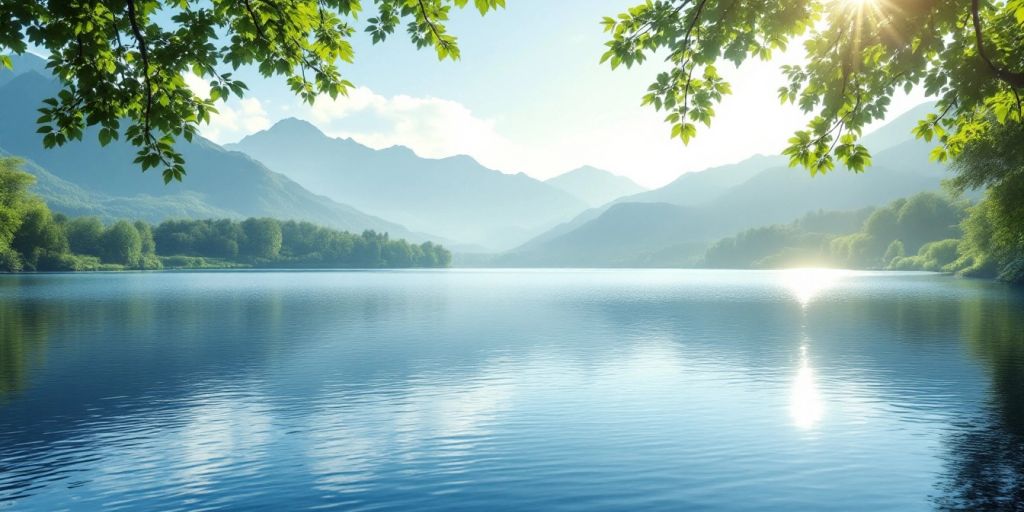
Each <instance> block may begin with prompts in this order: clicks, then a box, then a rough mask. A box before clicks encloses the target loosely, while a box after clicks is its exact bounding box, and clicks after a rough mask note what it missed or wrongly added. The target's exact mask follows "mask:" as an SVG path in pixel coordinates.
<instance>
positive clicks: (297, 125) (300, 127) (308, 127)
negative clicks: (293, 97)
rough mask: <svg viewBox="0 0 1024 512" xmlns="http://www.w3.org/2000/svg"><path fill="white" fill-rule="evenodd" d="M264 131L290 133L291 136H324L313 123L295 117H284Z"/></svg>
mask: <svg viewBox="0 0 1024 512" xmlns="http://www.w3.org/2000/svg"><path fill="white" fill-rule="evenodd" d="M266 131H273V132H283V133H291V134H292V135H310V136H320V137H325V136H326V134H324V132H322V131H320V129H319V128H317V127H316V125H314V124H313V123H311V122H309V121H306V120H305V119H299V118H297V117H286V118H284V119H282V120H280V121H278V122H276V123H274V125H273V126H271V127H270V128H269V129H267V130H266Z"/></svg>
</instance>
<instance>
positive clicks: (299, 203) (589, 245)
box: [0, 55, 947, 267]
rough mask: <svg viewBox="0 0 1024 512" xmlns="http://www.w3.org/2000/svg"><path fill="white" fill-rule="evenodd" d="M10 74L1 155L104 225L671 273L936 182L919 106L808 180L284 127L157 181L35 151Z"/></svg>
mask: <svg viewBox="0 0 1024 512" xmlns="http://www.w3.org/2000/svg"><path fill="white" fill-rule="evenodd" d="M15 66H16V68H15V69H16V72H15V73H11V72H10V71H6V70H5V71H0V154H10V155H15V156H19V157H22V158H25V159H26V160H27V164H26V169H27V170H28V171H29V172H31V173H33V174H34V175H35V176H36V177H37V184H36V185H35V190H36V192H38V193H39V194H40V195H41V196H42V197H43V198H44V199H45V200H46V201H47V202H48V203H49V204H50V206H51V207H52V208H53V209H54V210H56V211H60V212H65V213H69V214H72V215H98V216H100V217H103V218H105V219H108V220H112V219H118V218H141V219H145V220H148V221H151V222H158V221H161V220H164V219H168V218H211V217H231V218H239V217H250V216H256V217H260V216H266V217H275V218H279V219H297V220H308V221H312V222H316V223H319V224H323V225H326V226H331V227H335V228H339V229H345V230H349V231H361V230H363V229H374V230H378V231H386V232H389V233H391V234H392V236H395V237H402V238H409V239H411V240H414V241H422V240H426V239H432V240H435V241H440V242H442V243H445V244H446V245H449V246H450V247H453V248H455V249H456V251H460V250H461V251H462V252H463V253H467V252H489V253H491V256H489V257H488V259H487V263H488V264H492V265H503V266H594V267H603V266H679V265H685V264H687V263H690V262H692V261H694V260H695V259H696V257H697V256H699V255H700V254H702V253H703V250H704V248H705V247H706V246H707V245H708V244H709V243H711V242H713V241H715V240H717V239H719V238H722V237H725V236H729V235H732V234H734V233H736V232H737V231H740V230H743V229H748V228H751V227H757V226H763V225H768V224H774V223H788V222H791V221H793V220H794V219H796V218H797V217H800V216H801V215H803V214H805V213H807V212H808V211H812V210H818V209H827V210H844V209H858V208H863V207H867V206H877V205H882V204H886V203H888V202H890V201H892V200H893V199H896V198H898V197H904V196H909V195H913V194H916V193H918V192H921V191H926V190H936V189H939V188H940V182H941V180H942V179H944V178H945V177H947V174H946V173H945V169H944V167H943V166H941V165H938V164H935V163H932V162H930V161H929V160H928V152H929V150H930V146H929V145H928V144H925V143H923V142H919V141H915V140H913V138H912V136H911V134H910V130H911V128H912V127H913V125H914V123H915V122H916V120H917V119H920V118H921V117H923V115H924V113H925V112H926V111H928V110H930V109H931V108H932V105H922V106H920V107H919V108H917V109H914V110H913V111H911V112H908V113H907V114H905V115H903V116H900V117H898V118H896V119H894V120H893V121H892V122H890V123H888V124H887V125H885V126H883V127H881V128H879V129H878V130H876V131H875V132H873V133H872V134H869V135H868V136H866V137H865V138H864V142H865V144H866V145H867V146H868V147H869V148H871V149H872V151H873V155H874V165H873V166H872V167H871V168H869V169H868V170H867V171H866V172H865V173H862V174H854V173H851V172H848V171H845V170H841V169H840V170H836V171H833V172H831V173H829V174H827V175H824V176H818V177H814V178H812V177H811V176H810V175H809V174H808V173H807V172H806V171H805V170H803V169H791V168H788V167H787V166H786V160H785V159H784V158H783V157H781V156H761V155H759V156H754V157H751V158H748V159H746V160H743V161H741V162H738V163H735V164H730V165H724V166H719V167H716V168H712V169H708V170H705V171H701V172H695V173H687V174H683V175H682V176H680V177H679V178H678V179H676V180H675V181H673V182H672V183H670V184H668V185H666V186H664V187H661V188H659V189H656V190H644V189H643V188H642V187H640V186H638V185H637V184H635V183H633V182H632V181H630V180H628V179H626V178H623V177H621V176H616V175H613V174H611V173H608V172H606V171H602V170H599V169H595V168H592V167H583V168H580V169H576V170H574V171H570V172H567V173H565V174H563V175H561V176H558V177H555V178H552V179H549V180H547V181H539V180H536V179H534V178H531V177H529V176H526V175H525V174H522V173H520V174H506V173H502V172H499V171H495V170H492V169H488V168H486V167H484V166H482V165H481V164H479V163H478V162H476V161H475V160H473V159H472V158H470V157H468V156H456V157H450V158H442V159H429V158H422V157H419V156H417V155H416V154H415V153H414V152H413V151H412V150H410V149H408V148H405V147H391V148H387V149H382V150H374V149H371V148H368V147H366V146H363V145H361V144H359V143H357V142H355V141H353V140H350V139H341V138H332V137H329V136H327V135H325V134H324V133H322V132H321V131H320V130H318V129H317V128H316V127H314V126H313V125H311V124H309V123H307V122H304V121H299V120H296V119H286V120H283V121H281V122H279V123H277V124H276V125H274V126H273V127H271V128H270V129H268V130H266V131H263V132H259V133H256V134H253V135H251V136H249V137H246V138H245V139H243V140H242V141H240V142H239V143H237V144H231V145H228V146H226V147H221V146H218V145H216V144H214V143H212V142H210V141H208V140H205V139H198V140H196V141H195V142H194V143H185V142H183V141H181V142H179V149H180V150H181V152H182V153H183V155H184V156H185V158H186V160H187V170H188V175H187V176H186V178H185V180H184V182H182V183H171V184H170V185H164V184H163V181H162V180H161V179H160V177H159V176H153V175H146V174H143V173H141V172H140V171H139V169H138V167H137V166H136V165H135V164H134V163H133V162H132V160H133V159H134V153H135V148H133V147H131V146H129V145H128V144H126V143H122V142H114V143H112V144H110V145H108V146H107V147H102V148H101V146H100V145H99V143H98V142H97V141H96V136H95V132H93V131H91V130H89V131H87V132H86V134H85V136H84V140H83V141H81V142H72V143H69V144H68V145H66V146H64V147H62V148H57V149H51V150H47V149H44V148H43V147H42V142H41V137H40V135H39V134H38V133H36V127H37V126H36V118H37V117H38V112H37V109H38V108H39V106H40V103H41V101H42V100H43V99H44V98H46V97H49V96H52V95H53V94H54V93H55V92H56V91H57V90H58V88H59V84H58V83H57V82H56V81H55V80H53V79H52V77H51V76H50V75H49V72H48V70H46V68H45V62H44V61H43V60H42V59H40V58H38V57H35V56H32V55H23V56H20V57H17V58H16V60H15ZM737 144H742V141H737ZM385 219H387V220H385ZM477 258H478V259H479V258H480V257H479V256H478V257H477ZM459 261H460V260H459V259H458V258H457V259H456V262H459Z"/></svg>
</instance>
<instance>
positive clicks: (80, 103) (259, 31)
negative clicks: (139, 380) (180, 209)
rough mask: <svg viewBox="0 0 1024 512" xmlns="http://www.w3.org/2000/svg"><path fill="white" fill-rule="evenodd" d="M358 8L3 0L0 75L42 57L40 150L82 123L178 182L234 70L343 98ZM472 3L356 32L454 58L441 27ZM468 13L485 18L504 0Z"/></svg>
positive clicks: (315, 2) (322, 0) (414, 0)
mask: <svg viewBox="0 0 1024 512" xmlns="http://www.w3.org/2000/svg"><path fill="white" fill-rule="evenodd" d="M363 3H371V2H369V1H367V2H360V0H230V1H228V0H209V1H203V2H198V1H194V0H126V1H114V0H86V1H74V2H47V1H43V0H0V67H11V63H12V61H11V59H10V57H9V55H4V52H5V51H8V52H10V51H13V52H14V53H18V54H20V53H24V52H25V51H27V50H28V49H29V48H30V47H35V48H39V49H42V50H45V51H46V52H48V53H49V63H48V66H49V67H50V69H51V70H52V71H53V73H54V74H55V75H56V77H57V78H58V79H59V80H61V82H62V84H63V88H62V90H61V91H60V93H59V94H58V95H57V96H56V97H54V98H50V99H48V100H46V105H45V106H44V108H43V109H42V116H41V117H40V119H39V122H40V128H39V131H40V133H42V134H43V143H44V144H45V145H46V146H47V147H53V146H60V145H62V144H64V143H66V142H67V141H69V140H75V139H81V138H82V135H83V132H84V130H85V128H86V127H89V126H97V127H99V130H98V131H97V134H98V138H99V141H100V143H101V144H104V145H105V144H108V143H110V141H112V140H114V139H119V138H120V137H122V136H124V137H125V138H126V139H127V140H128V141H129V142H130V143H131V144H133V145H135V146H137V147H138V148H139V151H138V155H137V157H136V162H137V163H138V164H139V165H140V166H141V167H142V169H143V170H144V171H145V170H147V169H151V168H160V169H162V172H163V178H164V181H168V182H169V181H171V180H174V179H177V180H180V179H181V178H182V176H183V175H184V174H185V166H184V159H183V158H182V156H181V155H180V154H179V153H178V152H177V151H176V150H175V148H174V144H175V141H176V140H177V139H178V138H179V137H182V138H184V139H185V140H188V141H190V140H192V138H193V137H194V136H195V134H196V131H197V129H198V126H199V123H202V122H209V120H210V116H211V114H213V113H216V111H217V110H216V103H217V102H218V101H224V100H226V99H227V98H228V97H230V96H237V97H241V96H242V95H243V94H245V91H246V85H245V84H244V83H243V82H241V81H239V80H238V79H236V78H235V77H234V76H233V74H232V72H233V71H235V70H237V69H238V68H239V67H241V66H245V65H253V66H256V67H257V68H258V70H259V72H260V73H261V74H262V75H263V76H265V77H271V76H282V77H284V78H285V80H286V81H287V83H288V85H289V87H290V88H291V90H292V91H293V92H294V93H295V94H297V95H299V96H300V97H301V98H302V99H303V100H304V101H306V102H309V103H312V102H313V101H314V100H315V98H316V97H317V96H318V95H320V94H326V95H328V96H330V97H332V98H333V97H337V96H338V95H339V94H341V95H344V94H346V92H347V91H348V90H349V88H350V87H352V83H350V82H349V81H348V80H346V79H345V78H344V77H343V76H342V74H341V72H340V71H339V69H338V64H339V62H346V63H351V62H353V60H354V59H355V51H354V49H353V47H352V44H351V39H352V36H353V35H354V34H355V31H356V30H357V28H358V27H357V26H356V25H354V23H355V22H356V20H358V19H359V17H360V15H361V14H363ZM469 3H470V0H373V1H372V12H371V13H368V14H369V15H368V17H366V18H365V21H364V22H363V23H362V24H361V27H362V29H363V30H365V31H366V32H368V33H369V34H370V37H371V40H372V41H373V42H374V43H377V42H380V41H383V40H384V39H385V38H387V37H389V36H390V35H392V34H393V33H394V32H395V30H396V29H397V28H398V27H399V26H400V25H401V24H403V23H404V24H405V30H406V32H407V34H408V36H409V38H410V40H411V41H412V43H413V44H415V45H416V47H418V48H424V47H431V48H433V49H434V50H435V52H436V53H437V57H438V58H439V59H458V58H459V47H458V42H457V40H456V38H455V36H453V35H451V34H449V33H448V32H447V31H446V30H445V22H446V21H447V20H448V18H449V15H450V12H451V10H452V8H453V7H454V8H463V7H465V6H467V4H469ZM472 5H473V6H474V7H475V8H476V9H477V10H478V11H479V12H480V13H481V14H485V13H487V12H488V11H490V10H493V9H497V8H499V7H504V5H505V0H473V1H472ZM190 72H191V73H195V74H196V75H198V76H199V77H201V78H203V79H205V80H207V81H209V82H210V84H211V88H210V96H209V97H208V98H201V97H199V96H197V94H196V92H195V91H193V90H192V89H191V88H189V86H188V85H187V83H186V81H185V76H186V74H187V73H190ZM122 122H127V126H125V127H122Z"/></svg>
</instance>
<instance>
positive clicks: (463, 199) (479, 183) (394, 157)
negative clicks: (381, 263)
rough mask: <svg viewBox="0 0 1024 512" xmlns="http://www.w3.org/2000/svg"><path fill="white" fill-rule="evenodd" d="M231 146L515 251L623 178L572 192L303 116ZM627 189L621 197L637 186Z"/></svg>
mask: <svg viewBox="0 0 1024 512" xmlns="http://www.w3.org/2000/svg"><path fill="white" fill-rule="evenodd" d="M227 147H229V148H232V149H237V150H239V151H243V152H245V153H247V154H249V155H251V156H252V157H253V158H256V159H257V160H259V161H261V162H263V163H264V164H266V165H267V166H268V167H269V168H271V169H273V170H274V171H276V172H279V173H281V174H284V175H286V176H288V177H290V178H291V179H293V180H295V181H296V182H298V183H300V184H302V185H303V186H305V187H307V188H309V189H310V190H316V191H317V192H318V193H322V194H324V195H326V196H328V197H330V198H331V199H334V200H335V201H339V202H343V203H347V204H351V205H353V206H355V207H356V208H359V209H361V210H364V211H367V212H372V213H374V214H376V215H380V216H382V217H384V218H387V219H391V220H393V221H395V222H398V223H401V224H403V225H405V226H407V227H409V228H411V229H414V230H419V231H424V232H428V233H436V234H439V235H442V236H444V237H445V238H448V239H451V240H456V241H458V242H460V243H462V244H466V245H469V246H475V247H477V248H478V249H480V250H490V251H495V250H502V249H509V248H512V247H514V246H516V245H518V244H521V243H523V242H525V241H526V240H528V239H529V238H531V237H533V236H535V235H537V234H539V233H541V232H543V231H544V230H547V229H549V228H551V227H552V226H554V225H556V224H558V223H560V222H563V221H564V220H565V219H567V218H571V217H573V216H575V215H576V214H578V213H579V212H581V211H583V210H585V209H587V208H589V207H591V206H593V205H594V204H602V203H599V202H598V203H595V202H594V201H600V197H608V196H609V195H612V196H614V193H613V192H610V191H609V189H610V188H611V187H614V186H615V184H613V183H612V182H613V181H615V180H614V178H617V177H615V176H614V175H611V174H609V173H603V171H598V172H599V173H603V174H601V175H599V176H598V175H597V174H594V173H592V174H591V175H592V176H593V177H594V178H595V185H594V186H593V187H590V188H587V185H586V184H584V183H579V184H578V186H577V187H576V188H575V189H573V188H570V190H573V192H570V191H568V190H566V189H564V188H563V187H560V186H553V185H552V184H549V183H545V182H542V181H539V180H537V179H534V178H531V177H529V176H527V175H526V174H522V173H519V174H505V173H502V172H499V171H495V170H492V169H488V168H486V167H484V166H482V165H480V164H479V163H478V162H477V161H476V160H474V159H472V158H470V157H468V156H453V157H449V158H441V159H430V158H422V157H419V156H417V155H416V154H415V153H414V152H413V151H412V150H410V149H409V148H406V147H402V146H394V147H390V148H386V149H380V150H375V149H371V148H368V147H366V146H363V145H361V144H359V143H357V142H355V141H353V140H351V139H342V138H333V137H329V136H327V135H325V134H324V133H323V132H321V131H320V130H319V129H317V128H316V127H315V126H313V125H312V124H310V123H308V122H305V121H301V120H298V119H285V120H282V121H280V122H278V123H277V124H275V125H274V126H272V127H271V128H270V129H268V130H265V131H262V132H259V133H255V134H253V135H250V136H248V137H246V138H244V139H242V140H241V141H240V142H239V143H237V144H229V145H228V146H227ZM595 171H596V169H595ZM597 180H600V181H597ZM621 180H625V178H620V181H618V182H617V183H618V184H619V185H620V186H623V185H624V184H623V182H622V181H621ZM625 181H627V182H628V180H625ZM629 183H630V184H631V183H632V182H629ZM624 186H625V188H624V190H623V192H622V193H621V194H619V195H622V194H627V193H630V192H633V191H636V190H637V187H635V185H634V186H633V187H629V186H628V185H624ZM577 194H579V195H577ZM615 197H617V196H615ZM613 198H614V197H613Z"/></svg>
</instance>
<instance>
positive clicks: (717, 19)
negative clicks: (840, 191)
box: [602, 0, 1024, 173]
mask: <svg viewBox="0 0 1024 512" xmlns="http://www.w3.org/2000/svg"><path fill="white" fill-rule="evenodd" d="M604 26H605V29H606V30H607V31H608V32H610V34H611V39H610V41H608V43H607V46H608V50H607V52H606V53H605V54H604V56H603V58H602V61H608V62H610V64H611V66H612V68H615V67H617V66H619V65H623V64H625V65H626V66H631V65H633V64H636V63H639V62H642V61H644V60H646V59H647V58H648V57H651V56H655V55H657V56H662V55H664V56H665V59H666V70H665V71H664V72H662V73H660V74H658V76H657V78H656V80H655V81H654V83H653V84H651V86H650V88H649V90H648V93H647V94H646V95H645V96H644V99H643V102H644V103H645V104H650V105H653V106H654V108H656V109H658V110H663V111H665V112H667V118H666V120H667V121H668V122H669V123H670V124H671V125H672V136H673V137H678V138H680V139H682V141H683V142H684V143H685V142H689V141H690V139H691V138H693V136H694V135H695V134H696V132H697V125H698V124H704V125H710V124H711V119H712V117H713V116H714V109H715V107H716V105H717V104H718V103H719V102H721V101H722V99H723V97H724V96H725V95H727V94H729V93H730V87H729V84H728V82H726V81H725V80H724V79H722V77H721V76H720V75H719V73H718V70H717V68H716V66H717V65H719V64H721V63H722V61H725V62H730V63H733V64H735V65H741V64H742V63H743V62H745V61H747V60H748V59H751V58H759V59H762V60H767V59H769V58H771V56H772V54H773V53H774V52H776V51H780V50H784V49H786V48H787V46H789V45H790V44H793V43H794V42H796V41H802V43H803V47H804V49H805V54H806V62H805V63H804V64H803V65H790V66H783V68H782V69H783V72H784V74H785V75H786V78H787V83H785V84H782V87H781V88H780V89H779V98H780V99H781V101H783V102H793V103H796V104H798V105H799V106H800V108H801V109H802V110H803V111H804V112H806V113H814V116H813V118H812V119H811V120H810V122H809V124H808V126H807V128H806V129H805V130H801V131H799V132H797V133H796V134H795V135H794V136H793V138H791V139H790V141H789V146H788V147H787V148H786V149H785V151H784V153H785V154H786V155H788V156H789V157H790V162H791V164H793V165H802V166H804V167H807V168H808V169H809V170H810V171H811V172H812V173H818V172H827V171H829V170H831V169H833V168H834V167H835V162H836V161H838V162H840V163H842V164H844V165H846V166H847V167H848V168H850V169H852V170H854V171H861V170H863V169H864V168H865V167H867V166H868V165H870V163H871V156H870V154H869V153H868V151H867V149H866V148H865V147H864V146H863V145H861V144H860V143H859V142H858V140H859V137H860V135H861V132H862V131H863V129H864V127H865V126H867V125H868V124H869V123H871V122H872V121H875V120H879V119H883V118H884V117H885V115H886V111H887V109H888V106H889V103H890V100H891V98H892V97H893V95H894V94H895V93H896V92H897V91H900V90H905V91H910V90H913V89H915V88H921V89H923V90H924V91H925V92H926V93H927V94H929V95H936V96H938V97H939V98H940V99H939V101H938V105H937V106H936V111H935V112H934V113H932V114H930V115H928V116H927V118H925V119H923V120H921V122H920V124H919V125H918V127H917V128H916V130H915V133H916V135H917V136H918V137H922V138H924V139H926V140H929V141H931V140H933V139H937V141H938V142H939V146H938V147H937V148H936V149H935V151H934V152H933V155H934V157H935V158H937V159H940V160H943V159H946V158H949V157H956V156H957V155H959V154H960V153H961V152H962V151H963V149H964V148H965V147H966V145H967V144H969V143H970V142H971V141H974V140H977V139H979V138H983V137H985V136H986V134H988V133H989V132H991V131H993V130H996V129H998V128H999V127H1000V126H1006V125H1009V126H1020V124H1021V122H1022V119H1024V107H1022V101H1021V98H1020V95H1021V93H1022V92H1024V64H1022V63H1024V37H1021V34H1022V31H1024V0H1007V1H1000V2H981V1H980V0H971V1H970V2H966V1H965V2H954V1H951V0H942V1H936V2H896V1H888V0H837V1H831V0H770V1H767V2H766V1H752V0H727V1H722V0H648V1H647V2H645V3H642V4H640V5H637V6H635V7H633V8H631V9H629V10H628V11H626V12H624V13H622V14H620V15H619V16H618V17H615V18H612V17H608V18H605V19H604Z"/></svg>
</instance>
